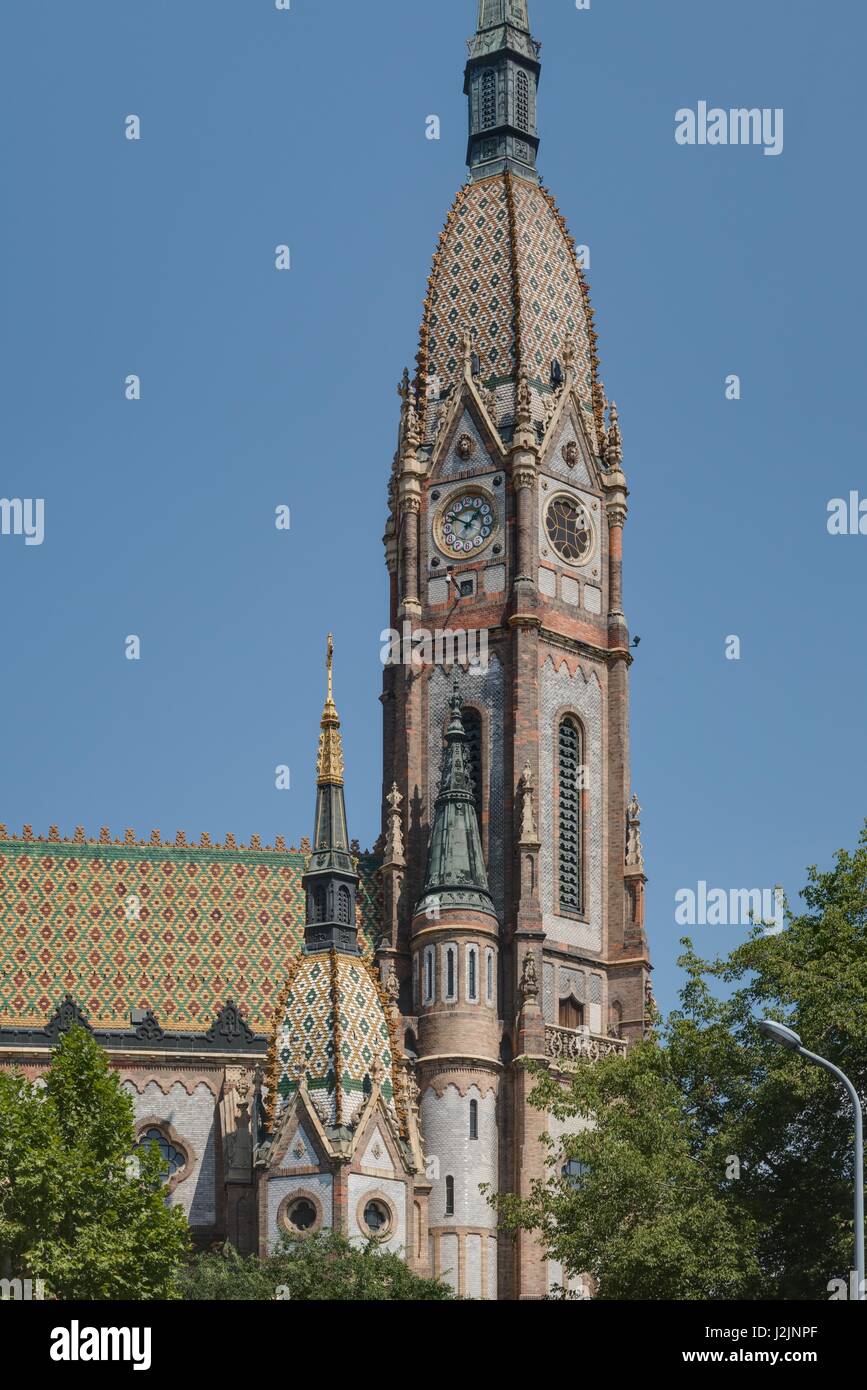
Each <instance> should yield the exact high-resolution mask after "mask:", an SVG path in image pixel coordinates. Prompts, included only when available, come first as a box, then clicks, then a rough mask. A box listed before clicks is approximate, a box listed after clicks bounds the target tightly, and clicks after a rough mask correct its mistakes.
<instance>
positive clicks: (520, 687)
mask: <svg viewBox="0 0 867 1390" xmlns="http://www.w3.org/2000/svg"><path fill="white" fill-rule="evenodd" d="M539 47H540V46H539V45H538V44H537V43H536V42H535V40H534V39H533V37H532V35H531V32H530V25H529V16H528V13H527V4H526V0H480V3H479V12H478V26H477V31H476V34H475V36H474V38H473V39H472V40H471V41H470V55H469V61H468V63H467V67H466V74H465V92H466V94H467V96H468V100H469V146H468V162H469V166H470V177H469V179H468V181H467V182H466V183H465V184H464V185H463V187H462V188H461V189H460V191H459V193H458V195H457V197H456V199H455V201H454V204H453V205H452V208H451V210H450V211H449V214H448V217H447V219H446V223H445V226H444V228H443V231H442V234H441V236H440V239H439V243H438V245H437V248H436V251H435V254H434V259H433V267H432V271H431V274H430V278H429V280H428V286H427V294H426V296H425V301H424V307H423V314H422V322H421V331H420V338H419V349H418V355H417V358H416V369H415V372H414V374H413V375H410V374H409V373H408V372H407V373H405V374H404V378H403V381H402V383H401V386H400V396H401V410H400V425H399V432H398V443H397V451H396V454H395V458H394V463H393V467H392V472H391V480H390V484H389V515H388V521H387V526H386V534H385V550H386V562H387V566H388V571H389V576H390V584H391V605H390V626H391V628H392V629H396V630H398V631H400V630H406V629H405V625H406V624H409V625H410V627H411V629H412V630H413V631H414V632H418V631H421V632H424V633H429V634H431V635H432V636H433V637H434V639H439V645H438V646H435V651H436V659H435V660H432V661H426V660H425V659H424V655H422V656H421V657H419V656H418V654H417V655H416V658H415V659H413V660H408V659H406V658H407V649H406V646H404V649H403V657H404V660H403V661H395V663H394V664H391V665H388V666H387V667H386V669H385V673H384V686H383V695H382V703H383V721H384V778H383V783H384V785H383V798H384V800H383V813H384V825H385V830H386V837H385V843H386V850H385V864H384V870H383V876H384V885H385V894H384V897H385V931H384V935H383V938H382V941H381V944H380V948H379V952H378V955H379V961H380V969H381V971H382V973H383V978H385V977H386V975H387V974H388V973H389V972H390V970H391V968H392V967H394V970H395V972H396V975H397V977H398V979H399V980H400V982H401V993H400V1007H401V1012H402V1015H403V1023H404V1028H405V1037H406V1040H407V1045H408V1046H409V1047H410V1049H411V1050H412V1051H414V1052H415V1053H416V1055H417V1056H418V1061H419V1081H420V1085H421V1090H422V1094H421V1116H422V1130H423V1137H424V1143H425V1148H426V1152H427V1154H428V1156H429V1158H430V1160H431V1161H432V1163H433V1164H434V1169H433V1172H432V1174H430V1176H431V1177H432V1180H433V1190H432V1193H431V1199H430V1212H431V1215H430V1222H431V1242H432V1246H431V1264H432V1268H433V1269H434V1270H437V1271H442V1270H444V1269H445V1268H446V1267H451V1265H450V1264H449V1262H450V1261H453V1262H454V1267H455V1268H457V1269H460V1270H461V1271H463V1273H462V1274H461V1278H462V1279H463V1280H464V1283H463V1284H462V1285H461V1286H460V1287H462V1289H463V1290H464V1291H466V1292H467V1293H469V1292H470V1290H471V1280H470V1276H469V1275H468V1274H467V1270H468V1269H469V1268H470V1267H471V1266H472V1267H473V1268H475V1261H476V1259H477V1257H478V1258H479V1259H481V1255H478V1254H477V1252H478V1251H479V1250H481V1251H482V1252H483V1253H484V1279H483V1283H484V1285H485V1290H486V1291H488V1292H490V1290H493V1289H494V1286H496V1291H497V1292H498V1293H499V1296H500V1297H539V1296H542V1295H544V1294H545V1293H546V1292H547V1289H548V1288H549V1287H550V1286H551V1284H552V1282H557V1280H556V1270H554V1269H552V1268H551V1267H550V1266H549V1264H548V1263H547V1262H546V1261H545V1259H544V1258H543V1255H542V1252H541V1251H540V1250H539V1248H538V1246H537V1245H536V1244H535V1242H533V1241H530V1240H529V1238H527V1237H522V1238H521V1240H520V1241H519V1242H518V1243H517V1245H515V1244H514V1243H513V1242H512V1241H511V1239H510V1240H509V1241H508V1242H506V1243H503V1242H501V1243H500V1248H499V1253H498V1258H497V1259H496V1271H495V1273H492V1270H493V1266H494V1256H493V1255H492V1254H490V1253H489V1251H490V1249H491V1245H490V1242H491V1241H493V1239H494V1228H495V1224H496V1223H495V1221H494V1220H493V1219H492V1217H491V1212H490V1208H488V1207H487V1204H486V1203H485V1202H484V1201H480V1200H479V1199H478V1193H477V1189H478V1185H479V1181H485V1182H488V1183H490V1182H491V1173H492V1172H493V1173H495V1175H496V1176H495V1180H494V1183H493V1186H497V1185H498V1186H499V1188H500V1190H502V1191H516V1192H526V1191H527V1190H528V1189H529V1184H530V1181H531V1179H532V1178H533V1177H534V1176H540V1175H542V1174H543V1173H544V1171H545V1169H544V1150H543V1148H542V1146H541V1145H540V1143H539V1136H540V1134H541V1133H543V1132H545V1131H546V1130H549V1131H550V1124H549V1120H548V1117H546V1116H545V1115H542V1114H539V1113H538V1112H536V1111H534V1110H533V1109H532V1107H531V1106H530V1105H529V1101H528V1094H529V1091H530V1089H531V1083H530V1082H529V1080H528V1078H527V1074H526V1071H525V1069H524V1067H523V1065H522V1063H523V1060H524V1059H526V1058H528V1057H529V1058H535V1059H537V1060H540V1061H541V1060H545V1061H547V1063H548V1064H549V1065H550V1066H552V1067H553V1068H555V1069H558V1068H564V1067H566V1066H567V1065H568V1063H569V1062H570V1061H571V1060H574V1059H578V1058H580V1057H585V1056H589V1057H593V1056H597V1055H601V1054H602V1053H604V1052H605V1051H610V1050H620V1049H624V1048H625V1047H626V1046H627V1045H628V1043H629V1042H630V1040H633V1039H635V1038H638V1037H640V1036H641V1035H642V1033H643V1031H644V1029H645V1026H646V1005H645V1000H646V997H647V994H648V991H649V969H650V965H649V958H648V949H647V941H646V936H645V930H644V884H645V875H644V864H643V856H642V849H641V839H640V827H639V820H638V815H639V808H638V803H637V801H636V800H635V799H634V797H633V796H632V787H631V784H630V772H629V668H630V665H631V663H632V656H631V652H630V638H629V632H628V627H627V622H626V617H625V615H624V610H623V592H622V579H621V567H622V553H623V552H622V541H623V533H624V526H625V523H626V518H627V510H628V506H627V499H628V495H629V494H628V488H627V482H626V475H625V471H624V461H623V443H622V438H621V430H620V425H619V421H618V416H617V410H616V407H615V406H614V404H613V403H610V402H609V401H608V400H607V397H606V393H605V390H604V387H603V384H602V381H601V378H600V371H599V357H598V353H597V334H596V331H595V327H594V315H593V310H592V308H591V305H590V297H589V290H588V286H587V283H586V279H585V276H584V272H583V270H582V268H581V266H580V264H579V262H578V260H577V258H576V253H575V244H574V242H573V240H572V238H571V237H570V235H569V232H568V230H567V228H566V225H565V222H564V220H563V217H562V216H561V215H560V213H559V211H558V209H557V206H556V204H555V202H554V200H553V198H552V197H551V195H550V193H549V192H548V191H547V189H546V188H545V187H544V186H543V185H542V183H541V182H540V178H539V174H538V173H537V170H536V154H537V150H538V145H539V137H538V132H537V125H536V95H537V90H538V83H539V76H540V64H539ZM468 651H470V652H476V653H478V659H477V660H476V661H474V662H470V661H467V660H466V653H467V652H468ZM456 749H457V750H458V751H457V752H456ZM456 763H458V764H459V766H460V768H461V769H464V768H465V769H466V773H467V785H468V787H469V788H470V794H471V803H470V802H467V798H466V795H464V796H463V798H458V800H459V801H461V805H462V807H464V809H462V811H461V815H462V817H463V816H464V814H465V809H466V807H468V809H469V813H470V815H471V818H472V820H473V821H474V823H475V824H476V825H477V828H478V840H477V842H478V845H479V847H480V850H481V855H482V859H483V866H482V867H483V870H484V889H483V891H484V894H485V898H484V902H485V907H484V910H483V912H481V913H480V912H479V909H478V906H476V908H475V909H474V910H473V911H472V912H471V911H470V910H469V908H467V906H466V904H464V905H463V906H462V908H461V910H462V911H463V912H464V917H467V913H469V917H468V919H467V920H464V919H461V920H460V921H457V920H454V921H452V918H453V916H454V912H455V910H456V909H455V907H454V904H450V903H449V902H447V901H445V902H442V903H441V902H440V901H439V899H438V897H437V893H436V892H435V891H433V890H432V888H431V883H430V865H429V850H430V842H431V835H432V830H433V829H434V828H435V827H436V824H437V816H438V815H439V816H440V817H442V816H443V815H444V811H443V809H442V808H443V805H444V802H443V800H442V798H443V796H444V795H445V789H446V787H447V784H448V786H451V787H452V794H453V799H454V788H453V783H454V780H455V766H456ZM449 804H451V803H449ZM438 807H439V811H438V809H437V808H438ZM398 808H401V809H400V810H399V809H398ZM461 824H462V825H463V824H464V820H462V821H461ZM437 833H438V834H439V833H440V832H439V831H438V832H437ZM471 839H472V837H471ZM473 843H475V841H473ZM452 887H454V885H452ZM468 888H469V889H471V890H472V891H473V892H479V891H482V890H481V889H480V888H479V885H478V883H474V884H472V885H468ZM438 913H439V914H440V915H439V916H438V915H437V914H438ZM450 914H451V915H450ZM444 923H445V926H444V925H443V924H444ZM471 928H473V931H474V932H475V936H473V931H471ZM471 937H473V942H472V943H471V942H470V938H471ZM476 938H477V940H476ZM422 946H423V948H424V949H423V950H422V949H420V948H421V947H422ZM471 951H474V952H475V954H474V955H473V956H472V959H473V961H474V962H475V963H474V965H473V970H474V971H475V972H476V973H475V975H474V985H473V988H474V991H475V992H474V994H470V993H469V989H470V985H469V974H468V972H469V969H470V967H469V960H470V955H469V954H468V952H471ZM425 952H426V954H425ZM487 962H491V966H490V968H491V969H494V970H495V972H496V978H495V980H494V981H493V986H492V989H493V995H492V997H489V996H487V995H486V992H485V984H484V981H483V980H482V978H481V976H482V975H483V973H484V970H485V969H486V968H487V965H486V963H487ZM479 972H481V975H480V974H479ZM433 1019H435V1024H434V1022H432V1021H431V1020H433ZM489 1105H490V1120H488V1118H487V1117H488V1114H489V1110H488V1109H487V1108H486V1107H488V1106H489ZM473 1106H475V1109H472V1107H473ZM480 1117H483V1118H484V1121H485V1123H484V1135H483V1137H479V1136H480V1135H481V1134H482V1131H481V1130H480V1128H479V1125H480ZM474 1134H475V1137H473V1135H474ZM480 1146H481V1147H480ZM482 1150H484V1154H482ZM480 1174H481V1175H482V1177H480V1176H479V1175H480ZM461 1193H463V1194H464V1200H463V1204H461ZM478 1277H479V1279H481V1278H482V1276H481V1274H480V1275H479V1276H478ZM473 1278H475V1275H474V1276H473Z"/></svg>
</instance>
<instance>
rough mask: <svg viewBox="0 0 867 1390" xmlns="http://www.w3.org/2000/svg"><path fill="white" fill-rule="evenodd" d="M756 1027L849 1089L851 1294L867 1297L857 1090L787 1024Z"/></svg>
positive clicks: (766, 1022) (767, 1022)
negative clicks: (852, 1179) (851, 1118)
mask: <svg viewBox="0 0 867 1390" xmlns="http://www.w3.org/2000/svg"><path fill="white" fill-rule="evenodd" d="M758 1029H759V1032H760V1033H762V1034H764V1036H765V1037H766V1038H772V1039H773V1041H774V1042H776V1043H779V1044H780V1046H781V1047H785V1048H788V1050H789V1051H790V1052H797V1053H799V1055H800V1056H801V1057H806V1059H807V1061H808V1062H815V1064H816V1066H817V1067H823V1068H824V1070H825V1071H829V1072H830V1073H831V1075H832V1076H836V1078H837V1080H838V1081H842V1083H843V1085H844V1086H845V1087H846V1090H847V1091H848V1092H849V1096H850V1097H851V1100H852V1106H853V1108H854V1111H855V1297H856V1298H857V1299H860V1300H864V1301H867V1291H865V1288H864V1117H863V1114H862V1111H861V1100H860V1098H859V1095H858V1092H857V1091H856V1090H855V1087H854V1086H853V1085H852V1082H851V1081H850V1080H849V1078H848V1076H846V1074H845V1072H842V1071H841V1070H840V1068H839V1067H835V1066H834V1063H833V1062H829V1061H828V1059H827V1058H826V1057H819V1056H817V1055H816V1053H815V1052H808V1051H807V1049H806V1047H804V1044H803V1043H802V1042H801V1039H800V1038H799V1037H798V1034H797V1033H796V1032H795V1031H794V1029H792V1028H787V1027H786V1025H785V1024H784V1023H775V1022H774V1020H773V1019H770V1018H763V1019H760V1020H759V1024H758Z"/></svg>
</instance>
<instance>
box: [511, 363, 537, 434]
mask: <svg viewBox="0 0 867 1390" xmlns="http://www.w3.org/2000/svg"><path fill="white" fill-rule="evenodd" d="M515 419H516V421H517V423H518V424H519V425H524V426H532V424H533V402H532V397H531V395H530V378H529V377H528V376H527V373H526V372H522V373H521V375H520V377H519V378H518V390H517V394H516V397H515Z"/></svg>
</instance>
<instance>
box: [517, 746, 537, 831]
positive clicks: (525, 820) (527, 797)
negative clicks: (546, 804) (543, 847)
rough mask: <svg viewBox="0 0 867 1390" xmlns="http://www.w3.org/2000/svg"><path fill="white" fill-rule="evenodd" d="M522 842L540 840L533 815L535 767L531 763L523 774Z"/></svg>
mask: <svg viewBox="0 0 867 1390" xmlns="http://www.w3.org/2000/svg"><path fill="white" fill-rule="evenodd" d="M520 788H521V797H522V805H521V844H522V845H533V844H536V843H537V841H538V837H537V834H536V821H535V817H534V815H533V769H532V768H531V767H530V764H529V763H527V765H526V766H525V768H524V771H523V773H522V775H521V782H520Z"/></svg>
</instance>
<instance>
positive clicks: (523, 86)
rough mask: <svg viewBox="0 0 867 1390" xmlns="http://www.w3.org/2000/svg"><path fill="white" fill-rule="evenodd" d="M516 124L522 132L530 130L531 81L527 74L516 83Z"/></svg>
mask: <svg viewBox="0 0 867 1390" xmlns="http://www.w3.org/2000/svg"><path fill="white" fill-rule="evenodd" d="M515 124H516V125H517V126H518V128H519V129H520V130H529V129H530V79H529V77H528V76H527V74H526V73H525V72H519V73H518V76H517V79H516V81H515Z"/></svg>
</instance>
